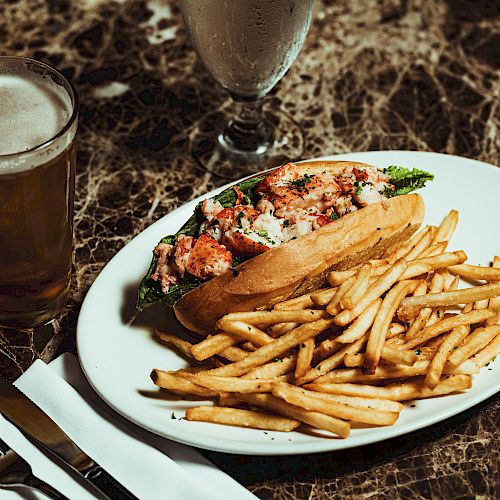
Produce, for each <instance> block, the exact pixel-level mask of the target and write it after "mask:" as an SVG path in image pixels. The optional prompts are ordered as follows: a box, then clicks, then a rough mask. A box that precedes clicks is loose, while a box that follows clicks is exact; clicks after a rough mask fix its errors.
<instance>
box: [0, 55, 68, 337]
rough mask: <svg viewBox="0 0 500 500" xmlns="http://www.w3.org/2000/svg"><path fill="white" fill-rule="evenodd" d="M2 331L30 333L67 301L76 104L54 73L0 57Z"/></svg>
mask: <svg viewBox="0 0 500 500" xmlns="http://www.w3.org/2000/svg"><path fill="white" fill-rule="evenodd" d="M0 117H1V119H0V325H1V326H7V327H14V328H33V327H35V326H39V325H42V324H45V323H47V322H49V321H51V320H52V319H54V318H55V317H56V315H57V314H58V312H59V311H60V309H61V308H62V306H63V304H64V302H65V300H66V297H67V295H68V291H69V286H70V275H71V264H72V249H73V200H74V185H75V156H76V135H77V126H78V98H77V94H76V91H75V89H74V88H73V86H72V85H71V83H70V82H68V81H67V80H66V79H65V78H64V76H63V75H61V74H60V73H59V72H57V71H56V70H55V69H54V68H52V67H50V66H48V65H47V64H44V63H42V62H39V61H35V60H32V59H27V58H22V57H0Z"/></svg>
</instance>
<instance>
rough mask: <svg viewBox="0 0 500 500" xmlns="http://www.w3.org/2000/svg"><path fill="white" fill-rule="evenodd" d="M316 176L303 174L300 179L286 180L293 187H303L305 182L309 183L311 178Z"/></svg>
mask: <svg viewBox="0 0 500 500" xmlns="http://www.w3.org/2000/svg"><path fill="white" fill-rule="evenodd" d="M314 177H316V176H315V175H309V174H304V176H303V177H301V178H300V179H296V180H294V181H288V182H287V184H288V185H289V186H290V187H293V188H295V189H304V188H305V187H306V185H307V184H309V183H310V182H311V181H312V179H313V178H314Z"/></svg>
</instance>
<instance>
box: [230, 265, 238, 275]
mask: <svg viewBox="0 0 500 500" xmlns="http://www.w3.org/2000/svg"><path fill="white" fill-rule="evenodd" d="M229 269H231V271H233V276H238V274H240V272H239V271H238V269H236V268H235V267H234V266H231V267H230V268H229Z"/></svg>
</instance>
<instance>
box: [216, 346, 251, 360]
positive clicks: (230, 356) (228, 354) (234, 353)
mask: <svg viewBox="0 0 500 500" xmlns="http://www.w3.org/2000/svg"><path fill="white" fill-rule="evenodd" d="M217 356H219V357H221V358H224V359H227V360H228V361H233V362H234V361H239V360H240V359H243V358H245V357H246V356H248V351H245V350H244V349H240V348H239V347H236V346H234V345H233V346H231V347H228V348H227V349H224V350H223V351H221V352H219V353H218V354H217Z"/></svg>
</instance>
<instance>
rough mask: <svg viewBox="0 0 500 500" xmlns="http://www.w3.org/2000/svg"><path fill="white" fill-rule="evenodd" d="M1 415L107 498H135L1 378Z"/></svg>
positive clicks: (31, 402)
mask: <svg viewBox="0 0 500 500" xmlns="http://www.w3.org/2000/svg"><path fill="white" fill-rule="evenodd" d="M0 413H2V414H3V415H4V416H5V417H6V418H7V419H8V420H10V421H11V422H12V423H13V424H14V425H15V426H16V427H18V428H19V429H21V430H22V431H23V432H25V433H26V434H27V435H28V436H30V437H31V438H33V439H34V440H35V441H37V442H38V443H39V444H41V445H42V447H43V448H44V449H45V450H48V451H49V452H50V453H52V454H54V455H55V456H57V457H58V458H59V459H60V460H62V461H63V462H65V463H66V464H67V465H69V467H70V468H72V469H73V470H74V471H75V472H77V473H78V474H79V475H80V476H81V477H83V478H84V479H86V480H87V481H89V482H90V483H91V484H93V485H94V486H95V487H96V488H97V489H98V490H99V491H100V492H101V493H102V494H103V495H104V497H103V498H106V499H113V500H115V499H122V498H123V499H136V498H137V497H135V496H134V495H133V494H132V493H131V492H130V491H129V490H127V489H126V488H125V487H124V486H122V485H121V484H120V483H119V482H118V481H117V480H116V479H114V478H113V477H112V476H111V475H110V474H109V473H108V472H106V471H105V470H104V469H103V468H102V467H101V466H100V465H99V464H98V463H97V462H96V461H95V460H93V459H92V458H91V457H89V456H88V455H87V454H85V453H84V452H83V451H82V450H81V449H80V448H79V447H78V446H77V445H76V444H75V443H74V442H73V441H72V440H71V439H70V437H69V436H68V435H67V434H66V433H65V432H64V431H63V430H62V429H61V428H60V427H59V426H58V425H57V424H56V423H55V422H54V421H53V420H52V419H51V418H50V417H49V416H48V415H47V414H46V413H45V412H44V411H43V410H42V409H41V408H39V407H38V406H37V405H36V404H35V403H33V401H31V399H29V398H28V397H27V396H26V395H25V394H23V393H22V392H21V391H20V390H19V389H18V388H17V387H15V386H13V385H12V384H9V382H7V381H6V380H4V379H3V378H2V377H0Z"/></svg>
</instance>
